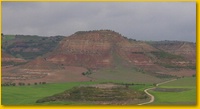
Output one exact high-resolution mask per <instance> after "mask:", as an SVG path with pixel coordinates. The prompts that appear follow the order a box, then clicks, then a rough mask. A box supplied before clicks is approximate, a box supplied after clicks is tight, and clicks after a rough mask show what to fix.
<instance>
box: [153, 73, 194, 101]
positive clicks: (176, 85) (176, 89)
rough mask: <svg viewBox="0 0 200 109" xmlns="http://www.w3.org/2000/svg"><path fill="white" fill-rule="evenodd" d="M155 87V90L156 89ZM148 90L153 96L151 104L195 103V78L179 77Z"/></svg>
mask: <svg viewBox="0 0 200 109" xmlns="http://www.w3.org/2000/svg"><path fill="white" fill-rule="evenodd" d="M156 89H157V90H156ZM156 89H155V90H151V91H149V92H150V93H151V94H152V95H154V96H155V101H154V102H153V103H152V104H153V105H168V104H170V105H183V104H185V105H193V104H196V95H197V94H196V78H195V77H187V78H181V79H178V80H176V81H173V82H169V83H166V84H162V85H160V86H158V87H157V88H156Z"/></svg>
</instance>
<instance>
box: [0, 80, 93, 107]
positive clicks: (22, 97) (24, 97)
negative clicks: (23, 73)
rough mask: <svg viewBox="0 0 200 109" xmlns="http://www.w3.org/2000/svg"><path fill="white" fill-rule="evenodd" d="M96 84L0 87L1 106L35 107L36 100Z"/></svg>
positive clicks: (73, 83) (76, 83) (77, 83)
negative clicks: (0, 92)
mask: <svg viewBox="0 0 200 109" xmlns="http://www.w3.org/2000/svg"><path fill="white" fill-rule="evenodd" d="M96 83H97V82H70V83H55V84H44V85H31V86H8V87H2V104H3V105H35V104H36V103H35V102H36V100H38V99H40V98H43V97H46V96H50V95H53V94H56V93H60V92H63V91H64V90H67V89H70V88H72V87H75V86H79V85H88V84H96Z"/></svg>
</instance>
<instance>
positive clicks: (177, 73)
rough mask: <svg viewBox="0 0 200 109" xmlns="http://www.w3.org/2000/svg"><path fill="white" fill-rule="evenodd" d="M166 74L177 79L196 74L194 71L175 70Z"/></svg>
mask: <svg viewBox="0 0 200 109" xmlns="http://www.w3.org/2000/svg"><path fill="white" fill-rule="evenodd" d="M168 74H169V75H174V76H178V77H183V76H192V75H195V74H196V70H191V69H181V70H177V71H170V72H168Z"/></svg>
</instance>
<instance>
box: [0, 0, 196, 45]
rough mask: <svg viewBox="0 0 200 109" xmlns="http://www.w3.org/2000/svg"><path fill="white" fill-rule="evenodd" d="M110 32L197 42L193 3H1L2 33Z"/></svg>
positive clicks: (69, 33)
mask: <svg viewBox="0 0 200 109" xmlns="http://www.w3.org/2000/svg"><path fill="white" fill-rule="evenodd" d="M100 29H110V30H114V31H116V32H119V33H121V34H122V35H124V36H126V37H128V38H133V39H137V40H155V41H158V40H182V41H192V42H196V3H195V2H160V3H157V2H147V3H145V2H125V3H124V2H120V3H119V2H109V3H108V2H102V3H101V2H85V3H83V2H82V3H81V2H71V3H69V2H27V3H26V2H3V3H2V32H3V33H4V34H24V35H27V34H28V35H42V36H55V35H64V36H69V35H71V34H73V33H74V32H77V31H87V30H100Z"/></svg>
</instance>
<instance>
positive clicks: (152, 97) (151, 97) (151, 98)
mask: <svg viewBox="0 0 200 109" xmlns="http://www.w3.org/2000/svg"><path fill="white" fill-rule="evenodd" d="M175 80H177V79H172V80H168V81H165V82H161V83H158V84H156V87H158V86H159V85H161V84H165V83H168V82H172V81H175ZM156 87H151V88H148V89H145V90H144V92H145V93H146V94H147V95H148V96H150V101H148V102H144V103H140V104H138V105H144V104H149V103H152V102H154V99H155V97H154V96H153V95H152V94H150V93H149V92H148V90H152V89H155V88H156Z"/></svg>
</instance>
